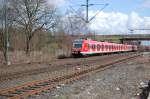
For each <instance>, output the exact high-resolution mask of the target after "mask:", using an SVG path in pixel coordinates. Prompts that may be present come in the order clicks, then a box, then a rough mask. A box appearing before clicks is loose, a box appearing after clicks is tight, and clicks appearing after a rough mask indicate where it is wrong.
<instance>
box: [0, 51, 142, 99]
mask: <svg viewBox="0 0 150 99" xmlns="http://www.w3.org/2000/svg"><path fill="white" fill-rule="evenodd" d="M138 56H140V54H138V55H137V54H136V55H129V56H122V57H120V58H119V57H118V59H114V60H113V61H111V62H109V63H106V64H103V65H99V66H95V67H89V68H88V67H87V68H84V69H82V70H79V71H77V72H75V73H71V74H68V75H62V76H59V77H56V78H49V79H46V80H40V81H34V82H30V83H27V84H23V85H20V86H16V87H13V88H7V89H3V90H0V96H4V97H6V98H7V99H21V98H24V97H28V96H32V95H34V94H38V93H41V92H43V91H46V90H50V89H53V88H55V87H57V86H59V85H61V84H66V83H71V82H73V81H75V80H79V79H81V78H83V77H85V76H88V75H90V74H91V73H96V72H100V71H103V70H105V69H108V68H111V67H113V64H116V63H122V62H124V61H126V60H129V59H132V58H135V57H138Z"/></svg>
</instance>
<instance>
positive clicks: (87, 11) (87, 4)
mask: <svg viewBox="0 0 150 99" xmlns="http://www.w3.org/2000/svg"><path fill="white" fill-rule="evenodd" d="M88 22H89V0H86V23H88Z"/></svg>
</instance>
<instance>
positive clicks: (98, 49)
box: [72, 39, 137, 56]
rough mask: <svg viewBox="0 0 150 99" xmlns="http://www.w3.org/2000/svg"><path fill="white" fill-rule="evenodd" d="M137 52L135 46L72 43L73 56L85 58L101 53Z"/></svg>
mask: <svg viewBox="0 0 150 99" xmlns="http://www.w3.org/2000/svg"><path fill="white" fill-rule="evenodd" d="M129 51H137V46H136V45H127V44H116V43H108V42H99V41H94V40H85V39H78V40H75V41H74V42H73V46H72V55H73V56H79V55H83V56H87V55H94V54H101V53H115V52H129Z"/></svg>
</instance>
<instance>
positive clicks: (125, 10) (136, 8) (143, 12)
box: [49, 0, 150, 34]
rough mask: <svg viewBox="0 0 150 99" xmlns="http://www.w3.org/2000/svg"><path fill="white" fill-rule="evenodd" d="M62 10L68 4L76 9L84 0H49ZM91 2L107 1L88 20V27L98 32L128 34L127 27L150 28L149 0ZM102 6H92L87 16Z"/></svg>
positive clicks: (96, 1) (141, 32) (97, 0)
mask: <svg viewBox="0 0 150 99" xmlns="http://www.w3.org/2000/svg"><path fill="white" fill-rule="evenodd" d="M49 2H50V3H52V4H55V5H56V6H57V7H58V8H60V9H61V11H62V12H65V11H66V10H67V9H70V5H71V6H72V7H73V8H74V9H75V10H78V9H79V8H81V7H80V6H79V5H81V4H85V2H86V0H49ZM89 3H91V4H94V3H95V4H101V3H109V5H108V6H107V7H106V8H105V9H104V10H103V11H101V12H100V13H99V14H98V15H97V17H96V18H95V19H94V20H92V21H91V22H90V24H91V26H90V28H91V29H92V30H93V31H95V32H96V33H98V34H128V33H130V32H129V30H128V29H129V28H142V29H143V28H150V0H89ZM102 7H103V6H102V5H101V6H100V5H97V6H92V7H90V9H89V16H90V17H92V16H94V15H95V14H96V13H97V12H98V11H99V10H100V9H101V8H102ZM134 33H139V34H143V33H150V31H134Z"/></svg>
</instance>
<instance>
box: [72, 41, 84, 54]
mask: <svg viewBox="0 0 150 99" xmlns="http://www.w3.org/2000/svg"><path fill="white" fill-rule="evenodd" d="M82 46H83V40H75V41H73V44H72V51H71V53H72V55H73V56H74V57H79V56H82V54H81V50H82Z"/></svg>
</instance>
